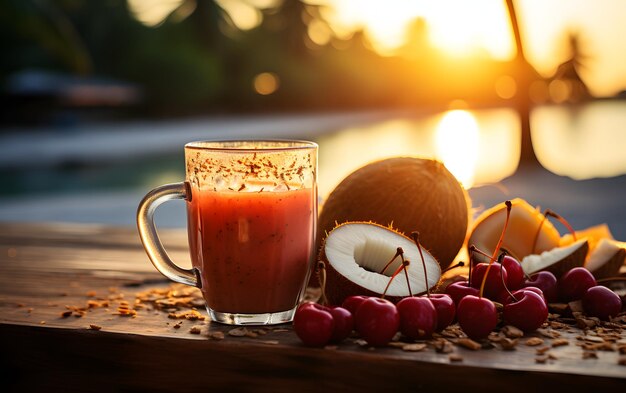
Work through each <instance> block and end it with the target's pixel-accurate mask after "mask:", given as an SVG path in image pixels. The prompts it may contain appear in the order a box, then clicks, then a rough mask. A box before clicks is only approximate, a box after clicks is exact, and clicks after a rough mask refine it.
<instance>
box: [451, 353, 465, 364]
mask: <svg viewBox="0 0 626 393" xmlns="http://www.w3.org/2000/svg"><path fill="white" fill-rule="evenodd" d="M448 359H449V360H450V361H451V362H462V361H463V356H461V355H459V354H458V353H451V354H450V355H448Z"/></svg>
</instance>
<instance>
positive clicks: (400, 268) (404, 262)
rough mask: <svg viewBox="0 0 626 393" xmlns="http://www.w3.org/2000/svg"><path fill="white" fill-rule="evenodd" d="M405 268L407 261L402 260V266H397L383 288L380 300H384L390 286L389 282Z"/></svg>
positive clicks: (407, 264)
mask: <svg viewBox="0 0 626 393" xmlns="http://www.w3.org/2000/svg"><path fill="white" fill-rule="evenodd" d="M406 266H409V261H407V260H403V261H402V265H400V266H398V268H397V269H396V271H395V272H393V274H392V275H391V278H390V279H389V282H388V283H387V286H386V287H385V290H384V291H383V294H382V295H381V296H380V298H381V299H384V298H385V295H386V294H387V290H388V289H389V286H390V285H391V282H392V281H393V279H394V278H396V276H397V275H398V274H400V272H401V271H402V269H406Z"/></svg>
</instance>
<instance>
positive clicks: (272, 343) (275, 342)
mask: <svg viewBox="0 0 626 393" xmlns="http://www.w3.org/2000/svg"><path fill="white" fill-rule="evenodd" d="M259 342H260V343H261V344H267V345H278V340H259Z"/></svg>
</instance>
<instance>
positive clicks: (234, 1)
mask: <svg viewBox="0 0 626 393" xmlns="http://www.w3.org/2000/svg"><path fill="white" fill-rule="evenodd" d="M215 2H216V3H217V4H218V5H219V6H220V7H222V9H224V10H225V11H226V12H227V13H228V15H229V16H230V18H231V20H232V21H233V24H234V25H235V26H237V28H238V29H240V30H251V29H254V28H255V27H257V26H259V25H260V24H261V22H262V21H263V15H262V14H261V11H260V10H259V9H258V8H257V7H255V6H254V5H251V4H248V3H247V2H244V1H241V0H215Z"/></svg>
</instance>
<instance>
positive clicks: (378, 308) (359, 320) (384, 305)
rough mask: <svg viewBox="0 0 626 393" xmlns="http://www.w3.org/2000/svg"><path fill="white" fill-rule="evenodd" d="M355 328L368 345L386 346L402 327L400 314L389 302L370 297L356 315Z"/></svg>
mask: <svg viewBox="0 0 626 393" xmlns="http://www.w3.org/2000/svg"><path fill="white" fill-rule="evenodd" d="M354 327H355V329H356V331H357V332H358V333H359V334H360V335H361V337H363V339H364V340H365V341H367V343H368V344H370V345H374V346H383V345H386V344H387V343H388V342H389V341H391V339H392V338H393V336H394V335H395V334H396V332H397V331H398V328H399V327H400V313H399V312H398V309H397V308H396V306H395V305H394V304H393V303H391V302H390V301H389V300H386V299H381V298H376V297H370V298H368V299H366V300H364V301H363V302H362V303H361V305H360V306H359V307H358V308H357V310H356V314H355V315H354Z"/></svg>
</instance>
